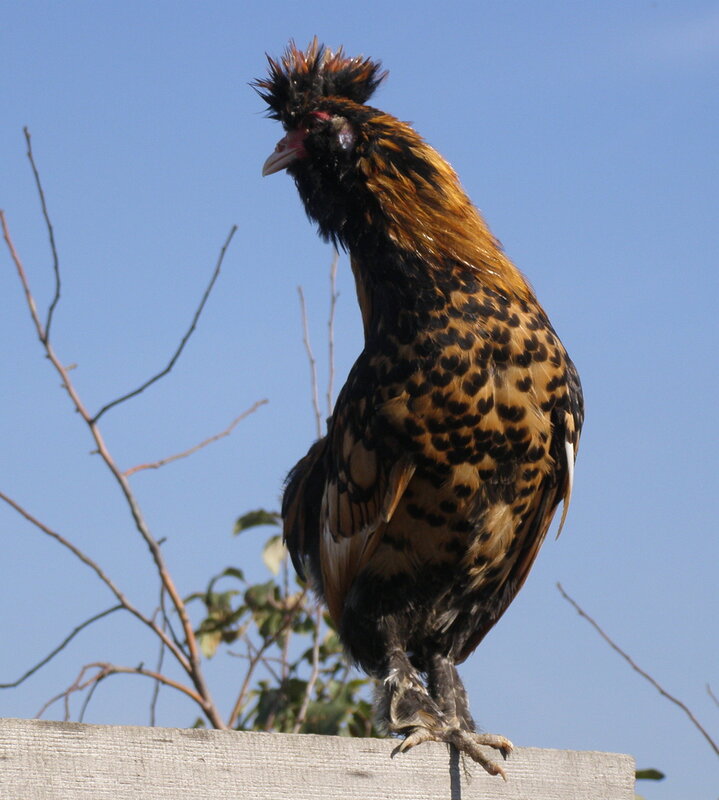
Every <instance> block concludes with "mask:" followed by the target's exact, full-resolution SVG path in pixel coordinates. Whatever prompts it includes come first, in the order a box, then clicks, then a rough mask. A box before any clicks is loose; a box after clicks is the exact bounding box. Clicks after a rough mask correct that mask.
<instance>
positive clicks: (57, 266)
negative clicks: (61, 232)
mask: <svg viewBox="0 0 719 800" xmlns="http://www.w3.org/2000/svg"><path fill="white" fill-rule="evenodd" d="M23 133H24V134H25V141H26V142H27V157H28V160H29V161H30V166H31V167H32V174H33V176H34V177H35V186H37V193H38V195H39V196H40V205H41V206H42V215H43V217H45V226H46V227H47V232H48V236H49V237H50V252H51V253H52V270H53V273H54V274H55V293H54V294H53V297H52V301H51V302H50V306H49V308H48V310H47V317H46V318H45V327H44V330H45V334H44V335H45V340H47V339H49V338H50V325H51V324H52V315H53V314H54V313H55V307H56V306H57V304H58V302H59V301H60V260H59V258H58V255H57V246H56V245H55V231H54V230H53V227H52V222H51V221H50V214H49V213H48V210H47V203H46V202H45V192H44V190H43V188H42V182H41V181H40V173H39V172H38V169H37V166H36V165H35V158H34V156H33V153H32V141H31V139H30V131H29V130H28V129H27V128H23Z"/></svg>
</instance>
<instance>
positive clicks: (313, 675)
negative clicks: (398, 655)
mask: <svg viewBox="0 0 719 800" xmlns="http://www.w3.org/2000/svg"><path fill="white" fill-rule="evenodd" d="M279 522H280V515H279V514H278V513H276V512H273V511H266V510H264V509H258V510H256V511H251V512H249V513H247V514H244V515H243V516H241V517H240V518H239V519H238V520H237V522H236V523H235V528H234V533H235V534H237V533H240V532H243V531H246V530H248V529H249V528H254V527H259V526H272V527H275V528H276V527H277V526H278V525H279ZM263 561H264V563H265V565H266V566H267V568H268V569H269V571H270V573H271V575H272V577H271V578H270V579H269V580H268V581H265V582H264V583H256V584H250V583H248V581H247V580H246V579H245V575H244V573H243V571H242V570H241V569H238V568H236V567H228V568H227V569H225V570H223V571H222V572H221V573H219V574H218V575H215V576H214V577H213V578H212V579H211V580H210V581H209V583H208V585H207V588H206V589H205V591H204V592H196V593H194V594H192V595H190V596H189V597H188V598H187V602H193V601H194V602H201V603H202V604H203V606H204V616H203V619H202V620H201V621H200V624H199V625H198V627H197V630H196V635H197V637H198V641H199V643H200V648H201V650H202V653H203V655H204V656H205V657H206V658H212V657H213V656H215V655H216V654H217V653H218V651H219V650H220V648H221V647H225V648H227V649H228V651H229V653H231V654H232V655H235V656H237V657H239V658H241V659H243V661H244V662H245V664H246V667H247V669H246V672H245V674H244V677H243V679H242V680H241V683H242V686H241V687H240V688H239V694H238V697H237V700H236V702H235V709H234V712H233V715H232V718H231V725H232V727H234V728H236V729H238V730H255V731H268V730H273V731H281V732H285V733H288V732H295V733H319V734H331V735H341V736H377V735H378V733H377V730H376V729H375V727H374V723H373V718H372V705H371V703H370V701H369V699H368V694H369V685H370V680H369V679H368V678H365V677H358V676H357V674H356V673H353V671H352V670H351V668H350V666H349V665H348V664H347V662H346V660H345V658H344V653H343V650H342V646H341V644H340V640H339V636H338V635H337V631H336V630H335V628H334V626H333V624H332V620H331V619H330V618H329V616H328V615H327V614H326V613H323V610H322V608H321V607H320V606H318V604H317V603H316V602H315V601H314V599H313V598H312V597H311V595H310V593H309V592H308V590H307V588H306V587H305V586H303V585H302V584H300V583H299V582H298V581H297V579H296V578H295V577H294V574H291V573H292V570H291V568H290V567H289V566H288V559H287V551H286V549H285V547H284V545H283V544H282V539H281V536H280V535H279V534H273V535H272V536H270V537H269V539H268V540H267V542H266V544H265V546H264V548H263ZM230 648H232V649H230Z"/></svg>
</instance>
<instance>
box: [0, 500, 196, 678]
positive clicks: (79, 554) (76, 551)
mask: <svg viewBox="0 0 719 800" xmlns="http://www.w3.org/2000/svg"><path fill="white" fill-rule="evenodd" d="M0 500H3V501H4V502H6V503H7V504H8V505H9V506H10V507H11V508H14V509H15V511H17V513H18V514H20V516H21V517H24V518H25V519H26V520H27V521H28V522H30V523H31V524H32V525H34V526H35V527H36V528H38V529H39V530H41V531H42V532H43V533H44V534H45V535H47V536H49V537H51V538H52V539H55V541H56V542H58V543H59V544H61V545H62V546H63V547H65V548H66V549H67V550H69V551H70V552H71V553H72V554H73V555H74V556H75V557H76V558H78V559H79V560H80V561H82V563H83V564H85V565H86V566H88V567H90V569H91V570H93V572H94V573H95V574H96V575H97V576H98V578H100V580H101V581H102V582H103V583H104V584H105V586H107V588H108V589H109V590H110V591H111V592H112V593H113V594H114V595H115V597H116V598H117V600H118V602H119V604H120V606H122V608H124V609H125V610H126V611H129V612H130V613H131V614H132V615H133V616H135V617H137V619H139V620H140V621H141V622H142V623H144V624H145V625H147V626H148V627H149V628H150V629H151V630H152V631H153V632H154V633H156V634H157V635H158V636H160V638H161V639H163V641H165V644H167V646H168V647H169V648H170V649H171V650H172V652H173V654H174V656H175V658H177V660H178V661H179V662H180V664H181V665H182V666H183V668H184V669H185V670H186V671H189V669H190V663H189V661H188V659H187V656H186V655H185V653H184V652H183V651H182V650H181V649H180V648H178V647H177V646H176V645H175V643H174V642H173V641H171V640H170V639H169V638H168V637H167V636H166V635H165V634H164V632H163V631H162V630H161V629H160V628H158V626H157V625H156V624H155V623H154V622H153V621H152V620H151V619H149V618H148V617H146V616H145V615H144V614H143V613H142V612H141V611H140V610H139V609H137V608H135V606H134V605H133V604H132V603H131V602H130V601H129V600H128V598H127V597H126V596H125V594H124V593H123V592H122V591H121V590H120V588H119V587H118V586H117V585H116V584H115V583H114V582H113V580H112V579H111V578H110V577H109V576H108V575H107V574H106V573H105V571H104V570H103V569H102V567H101V566H100V565H99V564H98V563H97V562H96V561H93V559H91V558H90V557H89V556H88V555H86V554H85V553H84V552H83V551H82V550H80V548H79V547H76V546H75V545H74V544H73V543H72V542H71V541H69V540H68V539H66V538H65V537H64V536H62V535H61V534H59V533H58V532H57V531H54V530H52V528H49V527H48V526H47V525H45V523H43V522H41V521H40V520H39V519H37V518H36V517H34V516H33V515H32V514H30V512H29V511H27V510H26V509H25V508H23V507H22V506H21V505H20V504H19V503H17V502H16V501H15V500H13V499H12V498H11V497H8V496H7V495H6V494H4V493H3V492H0ZM72 635H74V633H73V634H72Z"/></svg>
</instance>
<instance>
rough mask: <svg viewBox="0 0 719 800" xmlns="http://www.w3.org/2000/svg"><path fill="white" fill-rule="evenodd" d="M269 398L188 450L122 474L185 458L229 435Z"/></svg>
mask: <svg viewBox="0 0 719 800" xmlns="http://www.w3.org/2000/svg"><path fill="white" fill-rule="evenodd" d="M268 402H269V400H267V399H266V398H265V399H264V400H258V401H257V402H256V403H253V405H252V406H250V408H248V409H247V410H246V411H243V412H242V413H241V414H240V416H239V417H235V419H233V420H232V422H231V423H230V424H229V425H228V426H227V427H226V428H225V430H224V431H221V432H220V433H216V434H215V435H214V436H210V437H209V438H207V439H204V440H203V441H201V442H200V443H199V444H196V445H194V447H191V448H190V449H189V450H183V451H182V452H181V453H175V455H172V456H168V457H167V458H163V459H161V460H160V461H153V462H152V463H151V464H138V465H137V466H136V467H130V469H126V470H125V471H124V472H123V473H122V474H123V475H124V476H125V477H126V478H129V477H130V475H134V474H135V473H136V472H140V471H142V470H144V469H159V468H160V467H164V466H165V464H170V463H172V462H173V461H177V460H178V459H180V458H187V457H188V456H191V455H192V454H193V453H196V452H197V451H198V450H202V448H203V447H207V445H208V444H212V443H213V442H216V441H218V440H219V439H223V438H224V437H225V436H229V435H230V434H231V433H232V431H233V430H234V429H235V428H236V427H237V425H238V424H239V423H240V422H242V420H243V419H245V417H249V416H250V414H252V413H254V412H255V411H257V409H258V408H259V407H260V406H264V405H265V404H266V403H268Z"/></svg>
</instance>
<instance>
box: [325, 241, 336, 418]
mask: <svg viewBox="0 0 719 800" xmlns="http://www.w3.org/2000/svg"><path fill="white" fill-rule="evenodd" d="M338 261H339V253H338V252H337V250H336V249H335V251H334V254H333V256H332V263H331V264H330V316H329V320H328V321H327V328H328V332H327V349H328V354H327V355H328V358H327V361H328V375H327V416H328V417H331V416H332V408H333V406H334V397H333V394H334V380H335V311H336V310H337V299H338V298H339V294H338V292H337V262H338Z"/></svg>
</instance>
